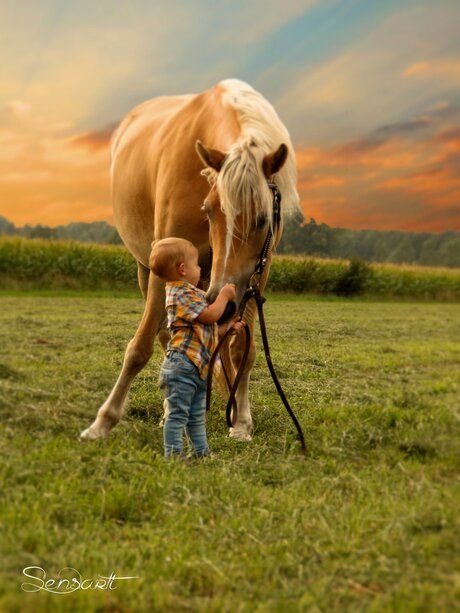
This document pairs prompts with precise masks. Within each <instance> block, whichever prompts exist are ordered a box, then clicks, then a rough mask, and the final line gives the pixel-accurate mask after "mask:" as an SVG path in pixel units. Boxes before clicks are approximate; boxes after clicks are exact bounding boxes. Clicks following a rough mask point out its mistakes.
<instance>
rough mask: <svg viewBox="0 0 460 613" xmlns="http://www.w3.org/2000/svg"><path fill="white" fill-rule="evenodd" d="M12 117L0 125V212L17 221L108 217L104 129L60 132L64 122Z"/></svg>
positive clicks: (65, 126) (59, 221)
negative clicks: (4, 125) (93, 132)
mask: <svg viewBox="0 0 460 613" xmlns="http://www.w3.org/2000/svg"><path fill="white" fill-rule="evenodd" d="M14 108H16V110H17V109H18V108H21V107H17V106H16V107H14ZM16 118H18V119H20V120H21V121H19V123H14V125H13V124H12V127H10V128H9V129H3V130H1V131H0V215H3V216H5V217H7V218H8V219H9V220H11V221H12V222H14V223H15V224H16V225H24V224H38V223H40V224H44V225H49V226H56V225H59V224H66V223H69V222H71V221H97V220H103V219H105V220H107V221H109V222H111V221H112V219H113V218H112V208H111V204H110V187H109V171H108V168H109V152H108V149H107V147H106V145H105V144H104V145H103V143H105V141H104V138H103V135H104V134H105V132H104V131H101V133H97V135H96V137H94V136H92V137H91V136H90V135H83V136H82V135H77V136H74V137H70V138H69V137H67V136H63V135H62V133H63V131H64V132H65V131H66V130H68V124H67V123H61V124H60V125H58V124H47V123H46V122H43V121H41V120H40V119H39V118H34V117H33V116H31V115H30V113H28V114H27V115H26V114H24V113H22V115H21V114H19V116H18V115H16ZM106 138H108V137H106ZM95 143H98V145H99V146H97V145H95ZM82 145H85V147H82ZM88 148H89V152H88Z"/></svg>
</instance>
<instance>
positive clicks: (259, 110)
mask: <svg viewBox="0 0 460 613" xmlns="http://www.w3.org/2000/svg"><path fill="white" fill-rule="evenodd" d="M219 87H220V88H221V89H222V90H223V95H222V101H223V103H224V104H227V105H228V106H230V107H231V108H232V109H234V110H235V112H236V114H237V117H238V120H239V123H240V127H241V136H240V138H239V139H238V140H237V141H236V142H235V143H234V144H233V145H232V147H231V148H230V150H229V151H228V152H227V157H226V159H225V162H224V164H223V166H222V168H221V170H220V172H219V175H218V177H217V188H218V191H219V197H220V203H221V207H222V210H223V211H224V213H225V216H226V220H227V227H228V229H229V234H230V236H231V234H233V232H234V229H235V220H236V217H237V216H238V215H239V214H241V216H242V226H243V229H244V233H245V235H246V237H247V235H248V233H249V232H250V224H249V223H248V221H249V219H250V218H252V217H253V215H254V214H255V215H259V214H261V213H262V214H265V215H267V216H268V217H269V219H271V218H272V193H271V191H270V189H269V187H268V186H267V179H266V178H265V176H264V173H263V170H262V162H263V158H264V157H265V156H266V155H267V154H269V153H273V152H274V151H276V149H278V147H279V146H280V145H281V143H284V144H285V145H287V147H288V152H289V153H288V157H287V160H286V163H285V164H284V166H283V167H282V169H281V170H280V171H279V173H277V174H276V176H275V177H274V179H275V181H276V183H277V185H278V187H279V189H280V192H281V195H282V199H283V201H282V205H281V210H282V212H283V215H284V217H286V216H290V215H292V214H294V213H295V212H296V211H298V210H299V196H298V194H297V190H296V184H297V171H296V163H295V153H294V147H293V146H292V143H291V139H290V137H289V133H288V131H287V129H286V128H285V126H284V125H283V124H282V122H281V120H280V118H279V117H278V115H277V113H276V111H275V109H274V108H273V107H272V105H271V104H270V103H269V102H268V101H267V100H266V99H265V98H264V97H263V96H262V95H261V94H259V93H258V92H256V91H255V90H254V89H253V88H252V87H251V86H250V85H248V84H247V83H244V82H243V81H239V80H237V79H227V80H225V81H221V82H220V83H219ZM235 203H238V205H239V207H240V208H238V209H237V208H235ZM253 207H255V210H254V208H253Z"/></svg>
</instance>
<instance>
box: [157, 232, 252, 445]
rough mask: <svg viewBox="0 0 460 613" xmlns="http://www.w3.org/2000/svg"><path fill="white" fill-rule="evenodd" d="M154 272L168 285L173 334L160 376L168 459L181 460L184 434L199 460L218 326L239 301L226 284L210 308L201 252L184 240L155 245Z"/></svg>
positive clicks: (204, 438)
mask: <svg viewBox="0 0 460 613" xmlns="http://www.w3.org/2000/svg"><path fill="white" fill-rule="evenodd" d="M150 268H151V270H152V272H153V273H154V274H156V275H157V276H158V277H160V279H162V280H164V281H166V288H165V290H166V313H167V318H168V321H167V325H168V329H169V331H170V334H171V338H170V341H169V343H168V347H167V350H166V357H165V359H164V361H163V364H162V366H161V370H160V387H161V389H162V390H163V391H164V394H165V397H166V405H167V407H166V408H167V411H166V414H167V415H166V419H165V422H164V450H165V456H166V457H170V456H172V455H176V454H177V455H178V454H182V448H183V432H184V429H185V430H186V431H187V434H188V436H189V437H190V440H191V442H192V445H193V447H194V450H195V454H196V455H197V456H199V457H202V456H205V455H208V453H209V447H208V442H207V438H206V424H205V417H206V416H205V413H206V385H207V383H206V382H207V373H208V368H209V361H210V359H211V356H212V353H213V351H214V349H215V348H216V346H217V326H216V325H215V323H216V322H217V320H218V319H219V318H220V317H221V316H222V315H223V313H224V311H225V307H226V306H227V303H228V302H230V301H231V300H235V286H234V285H233V284H232V283H227V284H226V285H224V287H223V288H222V289H221V291H220V293H219V295H218V296H217V298H216V300H215V302H213V303H212V304H208V303H207V302H206V298H205V293H204V292H203V291H202V290H200V289H198V288H197V287H196V286H197V284H198V281H199V279H200V272H201V269H200V267H199V265H198V250H197V249H196V247H195V246H194V245H193V244H192V243H191V242H190V241H188V240H185V239H182V238H165V239H162V240H159V241H154V242H153V243H152V251H151V253H150ZM230 325H232V324H230ZM242 325H243V324H242V322H238V323H233V327H234V328H235V331H239V329H240V328H241V326H242ZM228 327H229V326H225V329H228ZM223 331H224V330H223Z"/></svg>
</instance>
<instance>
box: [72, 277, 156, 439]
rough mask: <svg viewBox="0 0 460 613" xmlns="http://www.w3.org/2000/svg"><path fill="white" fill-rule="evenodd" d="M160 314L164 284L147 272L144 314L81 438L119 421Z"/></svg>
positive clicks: (102, 433)
mask: <svg viewBox="0 0 460 613" xmlns="http://www.w3.org/2000/svg"><path fill="white" fill-rule="evenodd" d="M164 316H165V312H164V283H162V282H161V281H160V280H159V279H158V278H157V277H155V276H154V275H153V274H150V278H149V286H148V293H147V301H146V303H145V308H144V314H143V317H142V320H141V323H140V324H139V327H138V329H137V331H136V334H135V335H134V337H133V338H132V339H131V341H130V342H129V343H128V347H127V349H126V352H125V357H124V361H123V367H122V369H121V373H120V376H119V377H118V380H117V382H116V383H115V386H114V388H113V389H112V391H111V392H110V395H109V397H108V398H107V400H106V401H105V402H104V404H103V405H102V406H101V408H100V409H99V411H98V413H97V416H96V419H95V420H94V422H93V423H92V424H91V426H90V427H89V428H87V429H86V430H84V431H83V432H82V433H81V434H80V439H81V440H92V439H96V438H100V437H105V436H107V435H108V433H109V432H110V430H111V429H112V428H113V427H114V426H116V424H117V423H118V422H119V421H120V419H121V416H122V415H123V409H124V404H125V400H126V396H127V394H128V390H129V388H130V386H131V383H132V381H133V379H134V377H135V376H136V375H137V374H138V373H139V372H140V371H141V370H142V369H143V368H144V366H145V365H146V364H147V362H148V361H149V359H150V357H151V356H152V353H153V341H154V340H155V336H156V335H157V333H158V330H159V329H160V327H161V324H162V321H163V319H164Z"/></svg>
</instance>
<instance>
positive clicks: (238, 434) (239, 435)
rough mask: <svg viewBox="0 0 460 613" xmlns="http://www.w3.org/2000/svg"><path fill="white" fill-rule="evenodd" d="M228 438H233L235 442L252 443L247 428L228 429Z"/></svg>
mask: <svg viewBox="0 0 460 613" xmlns="http://www.w3.org/2000/svg"><path fill="white" fill-rule="evenodd" d="M229 436H230V438H234V439H235V440H237V441H246V442H249V441H252V436H251V434H250V432H249V431H248V429H247V428H244V427H243V428H230V431H229Z"/></svg>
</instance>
